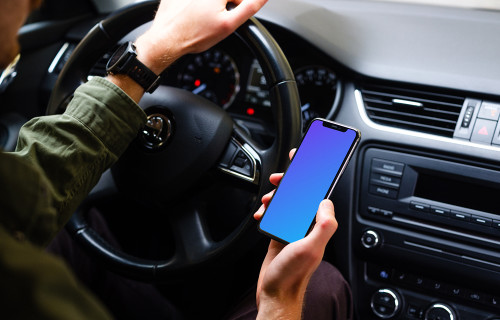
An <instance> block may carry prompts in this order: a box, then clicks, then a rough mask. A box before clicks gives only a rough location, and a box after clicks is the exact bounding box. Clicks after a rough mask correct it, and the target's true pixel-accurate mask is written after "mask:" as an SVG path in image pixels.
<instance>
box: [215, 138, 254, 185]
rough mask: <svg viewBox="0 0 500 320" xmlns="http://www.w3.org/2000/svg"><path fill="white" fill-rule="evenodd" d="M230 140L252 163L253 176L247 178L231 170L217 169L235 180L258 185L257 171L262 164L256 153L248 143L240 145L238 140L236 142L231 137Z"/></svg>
mask: <svg viewBox="0 0 500 320" xmlns="http://www.w3.org/2000/svg"><path fill="white" fill-rule="evenodd" d="M231 140H232V141H234V143H236V144H237V145H238V146H239V147H240V148H241V149H242V150H243V152H245V153H246V155H247V156H248V158H250V161H252V165H253V175H252V177H248V176H246V175H244V174H241V173H239V172H236V171H233V170H231V169H226V168H222V167H219V169H220V170H221V171H224V172H226V173H228V174H230V175H232V176H235V177H237V178H240V179H243V180H246V181H249V182H251V183H253V184H259V170H258V169H260V166H261V163H262V161H261V159H260V156H259V154H258V153H257V152H255V150H254V149H253V148H252V147H251V146H250V145H249V144H248V143H244V144H241V143H240V142H239V141H238V140H236V138H235V137H232V138H231Z"/></svg>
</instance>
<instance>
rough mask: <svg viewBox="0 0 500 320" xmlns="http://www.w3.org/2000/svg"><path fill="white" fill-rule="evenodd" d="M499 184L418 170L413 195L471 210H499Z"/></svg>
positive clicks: (493, 211) (491, 211)
mask: <svg viewBox="0 0 500 320" xmlns="http://www.w3.org/2000/svg"><path fill="white" fill-rule="evenodd" d="M499 195H500V185H499V186H498V187H497V188H495V187H492V186H487V185H485V184H484V182H483V184H481V183H479V182H473V181H464V180H462V179H460V180H458V179H450V178H447V177H441V176H438V175H434V174H432V175H431V174H427V173H422V172H420V173H419V175H418V180H417V184H416V187H415V196H417V197H420V198H424V199H428V200H433V201H438V202H443V203H446V204H451V205H455V206H460V207H465V208H469V209H473V210H478V211H483V212H488V213H494V214H495V213H497V212H500V201H498V196H499Z"/></svg>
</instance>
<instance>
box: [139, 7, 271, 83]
mask: <svg viewBox="0 0 500 320" xmlns="http://www.w3.org/2000/svg"><path fill="white" fill-rule="evenodd" d="M266 2H267V0H234V1H227V0H181V1H178V0H163V1H162V2H161V3H160V6H159V8H158V12H157V14H156V17H155V19H154V21H153V25H152V26H151V28H150V29H149V30H148V31H147V32H146V33H145V34H144V35H143V36H141V37H140V38H139V39H138V40H137V42H136V46H137V51H138V53H139V60H141V61H142V62H143V63H144V64H146V65H147V66H149V67H150V68H151V69H152V70H153V71H155V72H156V73H157V74H159V73H161V71H163V70H164V69H165V68H166V67H168V65H170V64H171V62H172V61H174V60H176V59H178V58H179V57H181V56H183V55H185V54H187V53H197V52H202V51H205V50H207V49H209V48H210V47H212V46H213V45H215V44H216V43H218V42H219V41H221V40H222V39H224V38H226V37H227V36H229V35H230V34H231V33H232V32H234V31H235V30H236V28H238V27H239V26H240V25H241V24H243V22H245V21H246V20H248V19H249V18H250V17H252V16H253V15H254V14H255V13H257V11H258V10H259V9H260V8H261V7H262V6H263V5H264V4H265V3H266ZM228 3H232V4H233V5H234V6H235V7H234V9H232V10H227V9H226V7H227V5H228Z"/></svg>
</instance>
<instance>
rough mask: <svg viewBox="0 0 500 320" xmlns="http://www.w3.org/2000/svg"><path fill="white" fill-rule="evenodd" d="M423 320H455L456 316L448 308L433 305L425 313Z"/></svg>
mask: <svg viewBox="0 0 500 320" xmlns="http://www.w3.org/2000/svg"><path fill="white" fill-rule="evenodd" d="M425 320H457V316H456V314H455V312H454V311H453V309H452V308H451V307H450V306H448V305H446V304H444V303H435V304H433V305H432V306H430V307H429V309H427V311H426V312H425Z"/></svg>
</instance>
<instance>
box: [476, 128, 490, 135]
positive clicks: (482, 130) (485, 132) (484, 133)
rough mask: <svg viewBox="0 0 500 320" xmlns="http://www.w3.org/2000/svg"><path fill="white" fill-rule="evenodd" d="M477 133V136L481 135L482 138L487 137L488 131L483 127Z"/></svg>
mask: <svg viewBox="0 0 500 320" xmlns="http://www.w3.org/2000/svg"><path fill="white" fill-rule="evenodd" d="M477 133H478V134H482V135H483V136H487V135H488V129H486V126H484V127H482V128H481V129H480V130H479V131H478V132H477Z"/></svg>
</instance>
